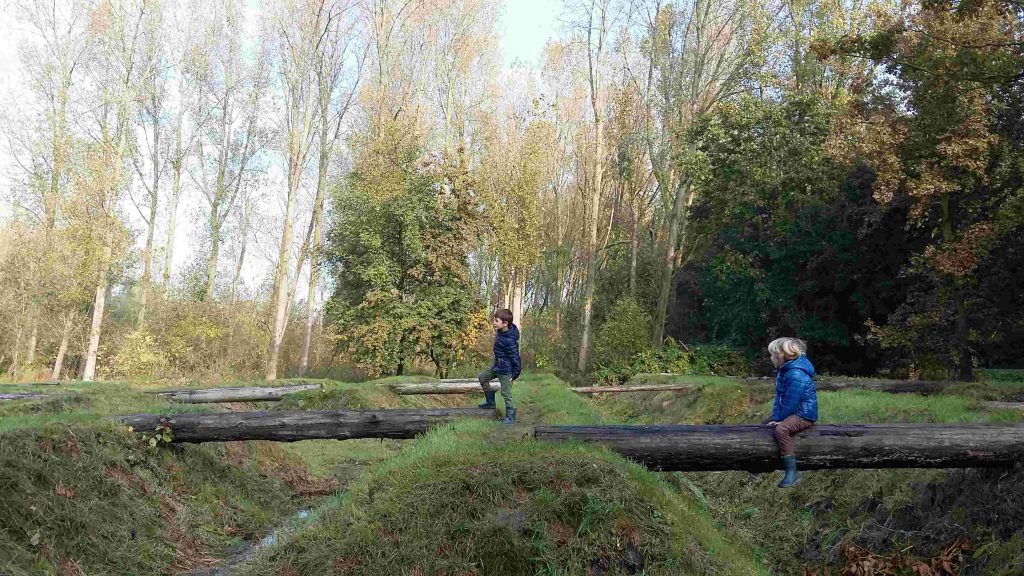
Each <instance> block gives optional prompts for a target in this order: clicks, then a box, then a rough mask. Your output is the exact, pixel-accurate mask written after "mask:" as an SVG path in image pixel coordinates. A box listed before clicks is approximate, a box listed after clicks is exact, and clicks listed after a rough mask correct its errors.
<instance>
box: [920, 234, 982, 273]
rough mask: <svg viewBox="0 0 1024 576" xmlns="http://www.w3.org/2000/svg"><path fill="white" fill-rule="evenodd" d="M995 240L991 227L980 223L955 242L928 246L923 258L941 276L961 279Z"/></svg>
mask: <svg viewBox="0 0 1024 576" xmlns="http://www.w3.org/2000/svg"><path fill="white" fill-rule="evenodd" d="M995 239H996V233H995V230H994V229H993V227H992V225H991V224H989V223H987V222H982V223H980V224H975V225H974V226H972V227H970V228H968V229H967V230H965V231H964V233H963V234H961V235H960V238H959V239H957V240H956V241H953V242H947V243H944V244H941V245H938V246H929V247H928V248H926V249H925V251H924V257H925V259H926V260H928V261H929V262H930V264H931V265H932V267H933V268H935V269H936V270H938V271H939V272H941V273H942V274H947V275H949V276H953V277H956V278H962V277H964V276H967V275H968V274H970V273H971V272H972V271H973V270H974V269H975V268H976V267H977V265H978V262H979V261H980V260H981V259H982V258H984V257H985V255H986V254H988V251H989V248H990V247H991V245H992V243H993V242H994V241H995Z"/></svg>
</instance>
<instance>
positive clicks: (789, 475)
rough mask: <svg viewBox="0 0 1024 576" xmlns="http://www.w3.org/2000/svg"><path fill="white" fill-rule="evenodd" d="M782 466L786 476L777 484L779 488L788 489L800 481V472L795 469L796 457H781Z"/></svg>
mask: <svg viewBox="0 0 1024 576" xmlns="http://www.w3.org/2000/svg"><path fill="white" fill-rule="evenodd" d="M782 465H783V467H785V469H786V475H785V476H783V477H782V482H779V488H789V487H790V486H792V485H794V484H796V483H797V482H799V481H800V472H798V471H797V469H796V455H795V454H793V455H790V456H783V457H782Z"/></svg>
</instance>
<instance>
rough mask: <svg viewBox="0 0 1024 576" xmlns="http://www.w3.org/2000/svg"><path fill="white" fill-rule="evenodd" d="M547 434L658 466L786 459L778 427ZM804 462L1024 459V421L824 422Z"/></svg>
mask: <svg viewBox="0 0 1024 576" xmlns="http://www.w3.org/2000/svg"><path fill="white" fill-rule="evenodd" d="M534 436H535V437H536V438H537V439H540V440H577V441H582V442H598V443H601V444H604V445H605V446H607V447H608V448H610V449H611V450H613V451H615V452H618V453H619V454H622V455H623V456H626V457H628V458H631V459H633V460H636V461H638V462H640V463H642V464H645V465H646V466H648V467H649V468H652V469H655V470H665V471H670V470H678V471H698V470H748V471H751V472H767V471H770V470H776V469H778V468H780V466H781V459H780V458H779V448H778V446H777V445H776V444H775V439H774V437H773V436H772V428H771V427H770V426H756V425H747V426H728V425H722V426H537V427H536V428H535V429H534ZM796 453H797V458H798V459H799V462H800V466H801V468H803V469H834V468H970V467H1001V466H1013V465H1014V464H1016V463H1018V462H1020V461H1022V459H1024V425H1012V424H822V425H818V426H814V427H812V428H810V429H809V430H807V431H806V432H802V433H800V434H799V435H798V436H797V437H796Z"/></svg>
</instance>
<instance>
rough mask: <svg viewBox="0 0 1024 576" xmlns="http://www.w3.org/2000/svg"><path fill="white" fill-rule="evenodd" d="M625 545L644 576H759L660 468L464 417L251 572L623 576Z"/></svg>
mask: <svg viewBox="0 0 1024 576" xmlns="http://www.w3.org/2000/svg"><path fill="white" fill-rule="evenodd" d="M630 548H635V549H636V550H637V551H638V552H639V553H640V555H641V556H642V557H643V562H644V567H645V571H644V574H648V575H651V576H653V575H658V574H725V573H728V574H756V573H762V572H761V571H760V570H759V569H758V568H757V566H756V565H755V564H754V562H753V561H752V559H751V558H752V555H751V554H750V552H749V551H748V550H745V549H744V548H743V547H742V546H737V545H736V544H735V543H733V542H730V541H728V540H726V539H725V538H724V537H723V535H722V534H721V532H719V531H718V530H717V529H716V528H715V527H714V524H713V522H712V520H711V519H710V518H709V517H707V516H706V515H704V514H701V513H700V512H699V507H698V506H697V505H696V504H695V501H694V499H693V497H692V496H690V495H689V494H688V493H683V492H678V491H676V490H674V489H673V488H672V487H671V486H670V485H668V484H666V483H665V482H663V481H662V480H661V479H660V478H659V477H658V476H657V475H656V474H653V473H651V472H648V471H647V470H645V469H643V468H642V467H640V466H637V465H635V464H631V463H629V462H627V461H625V460H623V459H622V458H620V457H618V456H616V455H613V454H611V453H609V452H607V451H605V450H603V449H600V448H595V447H591V446H582V445H577V444H571V443H563V444H548V443H543V442H536V441H533V440H531V439H529V438H526V439H524V438H521V437H517V436H515V435H512V436H510V435H509V434H508V431H507V429H501V428H500V427H499V426H498V425H496V424H494V423H492V422H487V421H468V420H467V421H461V422H458V423H456V424H454V425H449V426H445V427H442V428H439V429H435V430H434V431H432V432H430V433H429V434H427V435H426V436H425V437H423V438H421V439H419V440H418V441H416V442H414V443H412V444H410V445H408V446H407V447H406V449H404V450H403V451H402V452H401V453H399V454H398V455H396V456H395V457H393V458H391V459H389V460H387V461H386V462H384V463H382V464H381V465H379V466H376V467H374V468H372V469H369V470H367V472H366V473H365V474H364V475H363V476H362V477H361V478H360V479H359V481H358V482H357V483H356V484H355V485H354V486H353V487H352V488H351V490H349V491H348V492H347V493H345V494H344V495H343V496H340V497H338V498H337V499H335V500H334V501H332V502H330V503H329V504H328V505H325V506H323V507H322V508H320V510H319V511H318V512H317V513H316V515H315V516H314V519H313V521H311V522H310V523H309V524H308V525H307V526H306V527H305V528H304V529H302V530H300V531H298V532H297V533H295V534H294V535H292V536H291V537H290V538H289V539H287V540H286V541H285V542H284V543H282V544H281V545H279V546H277V547H275V548H273V549H271V550H269V551H267V552H266V553H265V554H263V555H262V556H261V558H259V560H258V561H257V562H256V563H255V564H254V565H252V566H251V567H250V568H249V570H248V571H247V572H246V573H247V574H251V575H257V574H282V573H296V574H332V573H333V574H414V573H422V574H439V573H447V574H457V573H473V574H478V575H481V576H483V575H490V574H493V575H499V574H500V575H508V576H515V575H519V574H523V575H526V574H531V575H532V574H566V575H570V574H581V575H582V574H587V573H588V570H589V569H590V567H591V566H593V565H595V563H598V564H600V563H603V562H604V563H607V564H608V565H609V571H608V572H607V574H623V573H626V571H625V568H624V565H623V562H624V560H623V559H624V558H627V557H628V556H627V555H628V554H629V552H627V551H628V550H629V549H630ZM417 571H418V572H417Z"/></svg>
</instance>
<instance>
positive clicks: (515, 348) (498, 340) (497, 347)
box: [478, 308, 522, 426]
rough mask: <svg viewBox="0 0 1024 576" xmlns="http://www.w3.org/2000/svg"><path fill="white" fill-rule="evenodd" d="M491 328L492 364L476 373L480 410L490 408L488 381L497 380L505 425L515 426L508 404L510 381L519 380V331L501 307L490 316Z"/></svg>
mask: <svg viewBox="0 0 1024 576" xmlns="http://www.w3.org/2000/svg"><path fill="white" fill-rule="evenodd" d="M491 324H492V325H493V326H494V364H492V365H491V367H490V368H488V369H487V370H484V371H483V372H481V373H480V376H479V377H478V378H479V379H480V387H482V388H483V389H484V397H485V398H486V399H487V400H486V402H484V403H483V404H481V405H480V407H481V408H494V407H495V405H494V392H493V391H492V390H491V387H490V385H489V382H490V381H491V380H494V379H495V378H497V379H498V382H500V383H501V397H502V398H503V399H504V400H505V419H504V420H502V421H501V423H502V424H505V425H506V426H511V425H512V424H515V423H516V409H515V406H514V405H513V404H512V381H514V380H515V379H516V378H519V373H520V372H521V371H522V366H521V365H520V362H519V328H517V327H516V325H515V324H513V323H512V311H511V310H509V309H508V308H502V309H501V310H498V311H497V312H495V313H494V315H493V316H492V317H491Z"/></svg>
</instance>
